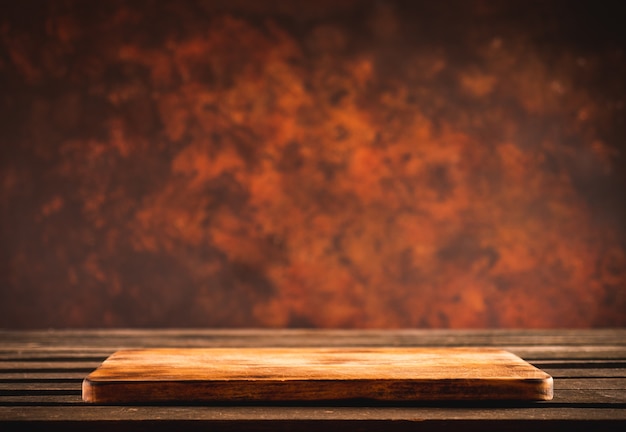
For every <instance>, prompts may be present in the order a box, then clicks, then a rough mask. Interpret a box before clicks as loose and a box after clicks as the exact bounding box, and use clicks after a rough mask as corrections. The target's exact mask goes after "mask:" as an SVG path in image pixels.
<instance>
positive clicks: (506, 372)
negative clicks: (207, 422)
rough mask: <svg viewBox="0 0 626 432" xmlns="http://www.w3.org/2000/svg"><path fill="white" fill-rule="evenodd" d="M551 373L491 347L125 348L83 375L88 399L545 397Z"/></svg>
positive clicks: (548, 393) (229, 400) (230, 400)
mask: <svg viewBox="0 0 626 432" xmlns="http://www.w3.org/2000/svg"><path fill="white" fill-rule="evenodd" d="M552 391H553V390H552V378H551V377H550V376H549V375H548V374H546V373H544V372H542V371H541V370H539V369H537V368H535V367H534V366H532V365H530V364H528V363H526V362H525V361H524V360H522V359H521V358H519V357H517V356H515V355H514V354H512V353H509V352H507V351H502V350H497V349H490V348H224V349H222V348H208V349H203V348H193V349H170V348H167V349H141V350H123V351H118V352H116V353H114V354H113V355H111V356H110V357H109V358H108V359H107V360H105V361H104V363H103V364H102V365H101V366H100V367H99V368H98V369H96V370H95V371H93V372H92V373H91V374H89V376H87V377H86V378H85V380H84V381H83V400H85V401H86V402H94V403H105V404H115V403H147V402H227V403H237V402H261V403H262V402H279V401H285V402H287V401H290V402H294V401H303V402H304V401H308V402H311V401H340V400H350V399H366V400H372V401H442V400H449V401H453V400H550V399H552Z"/></svg>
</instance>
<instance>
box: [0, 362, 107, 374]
mask: <svg viewBox="0 0 626 432" xmlns="http://www.w3.org/2000/svg"><path fill="white" fill-rule="evenodd" d="M101 363H102V362H91V361H89V362H85V361H75V362H65V361H45V362H38V361H28V362H24V361H0V372H8V371H45V370H56V371H60V372H61V371H87V372H89V371H91V370H92V369H94V368H96V367H98V366H99V365H100V364H101Z"/></svg>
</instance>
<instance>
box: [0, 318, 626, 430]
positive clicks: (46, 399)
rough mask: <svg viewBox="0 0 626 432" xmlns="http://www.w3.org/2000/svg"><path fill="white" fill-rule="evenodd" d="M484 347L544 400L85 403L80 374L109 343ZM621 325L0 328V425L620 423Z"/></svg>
mask: <svg viewBox="0 0 626 432" xmlns="http://www.w3.org/2000/svg"><path fill="white" fill-rule="evenodd" d="M305 346H306V347H448V346H465V347H496V348H503V349H506V350H508V351H511V352H512V353H514V354H517V355H518V356H520V357H522V358H523V359H525V360H527V361H528V362H529V363H531V364H533V365H535V366H537V367H539V368H541V369H542V370H544V371H545V372H547V373H549V374H550V375H552V376H553V377H554V399H553V400H552V401H549V402H519V403H514V402H508V403H486V402H476V403H441V402H438V403H404V404H393V405H384V404H378V405H373V404H370V405H367V406H365V405H363V404H352V405H350V404H343V405H332V406H330V405H315V404H308V405H304V404H295V403H293V404H274V405H272V404H266V405H260V404H256V405H247V406H234V405H226V404H222V405H141V406H138V405H134V406H133V405H125V406H116V405H107V406H102V405H90V404H85V403H83V402H82V399H81V382H82V380H83V378H84V377H85V376H86V375H87V374H89V373H90V372H91V371H92V370H94V369H95V368H96V367H97V366H98V365H99V364H100V363H101V362H102V361H103V360H104V359H105V358H106V357H108V356H109V355H110V354H112V353H113V352H115V351H117V350H119V349H129V348H154V347H177V348H191V347H305ZM624 426H626V329H601V330H463V331H458V330H253V329H250V330H247V329H242V330H233V329H229V330H204V329H202V330H196V329H167V330H125V329H124V330H122V329H118V330H45V331H7V330H5V331H2V330H0V430H13V429H15V430H17V429H20V430H47V431H49V430H73V429H81V430H84V429H87V428H88V429H89V430H93V431H97V430H112V429H113V430H116V431H124V430H172V429H173V428H183V430H228V431H230V430H272V431H274V430H298V431H309V430H310V431H314V430H324V431H332V430H342V431H347V430H385V431H394V430H402V431H404V430H427V431H428V430H464V431H465V430H470V431H471V430H508V431H511V430H513V431H514V430H529V429H531V428H532V429H533V430H546V431H548V430H549V431H554V430H594V431H596V430H620V429H623V428H624Z"/></svg>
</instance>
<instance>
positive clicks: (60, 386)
mask: <svg viewBox="0 0 626 432" xmlns="http://www.w3.org/2000/svg"><path fill="white" fill-rule="evenodd" d="M81 382H82V381H81V380H73V381H72V382H55V381H42V382H8V383H0V393H2V394H10V393H11V394H18V393H28V394H33V393H38V392H56V393H58V394H75V393H76V394H80V392H81ZM51 394H52V393H51Z"/></svg>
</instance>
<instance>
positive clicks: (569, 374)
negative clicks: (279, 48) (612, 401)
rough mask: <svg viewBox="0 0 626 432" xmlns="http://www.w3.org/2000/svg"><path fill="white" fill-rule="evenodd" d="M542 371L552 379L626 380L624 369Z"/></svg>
mask: <svg viewBox="0 0 626 432" xmlns="http://www.w3.org/2000/svg"><path fill="white" fill-rule="evenodd" d="M541 370H542V371H544V372H545V373H547V374H548V375H550V376H551V377H552V378H554V379H557V378H585V379H592V378H626V368H620V369H611V368H606V369H604V368H602V369H591V368H590V369H570V368H566V369H553V368H541Z"/></svg>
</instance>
